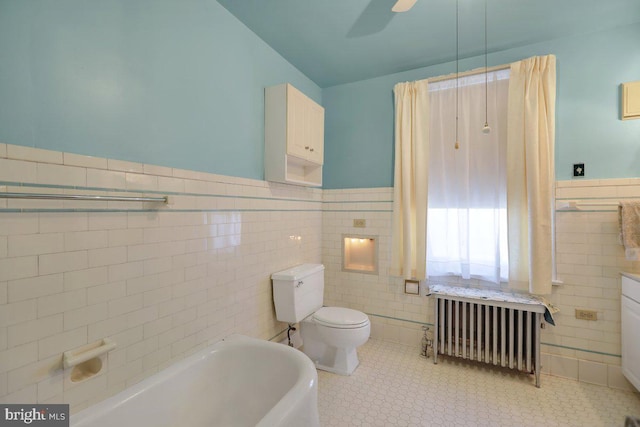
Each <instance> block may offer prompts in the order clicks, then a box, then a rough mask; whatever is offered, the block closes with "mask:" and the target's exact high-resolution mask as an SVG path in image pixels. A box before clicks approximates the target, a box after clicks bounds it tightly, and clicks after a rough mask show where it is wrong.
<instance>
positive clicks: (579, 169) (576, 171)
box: [573, 163, 584, 177]
mask: <svg viewBox="0 0 640 427" xmlns="http://www.w3.org/2000/svg"><path fill="white" fill-rule="evenodd" d="M573 176H574V177H581V176H584V163H574V164H573Z"/></svg>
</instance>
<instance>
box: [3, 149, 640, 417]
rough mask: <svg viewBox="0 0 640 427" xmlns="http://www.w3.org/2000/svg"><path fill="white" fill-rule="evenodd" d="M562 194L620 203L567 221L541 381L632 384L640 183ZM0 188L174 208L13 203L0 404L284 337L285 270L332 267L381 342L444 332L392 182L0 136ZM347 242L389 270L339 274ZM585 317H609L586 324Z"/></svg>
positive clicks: (333, 291)
mask: <svg viewBox="0 0 640 427" xmlns="http://www.w3.org/2000/svg"><path fill="white" fill-rule="evenodd" d="M557 188H558V190H557V196H558V204H559V205H560V204H561V203H563V202H564V201H567V200H583V201H584V200H592V199H597V200H600V201H602V200H608V201H613V203H612V205H611V206H596V207H595V209H592V208H593V207H592V206H586V205H584V206H582V207H581V208H580V210H578V209H576V208H574V209H571V210H561V209H559V210H558V211H557V214H556V218H557V230H556V259H557V269H558V277H559V279H560V280H562V281H563V283H562V284H561V285H559V286H556V287H554V292H553V295H552V296H551V300H552V301H553V302H554V303H555V304H557V305H558V306H559V307H560V309H561V310H562V311H561V313H559V315H558V316H557V324H558V326H556V327H548V328H547V329H546V330H545V331H544V333H543V339H542V341H543V343H544V344H543V353H544V354H543V371H544V372H546V373H550V374H552V375H557V376H563V377H567V378H573V379H579V380H581V381H584V382H590V383H595V384H601V385H608V386H610V387H615V388H621V389H631V386H630V385H629V384H628V383H627V382H626V380H625V379H624V378H623V376H622V375H621V373H620V276H619V272H620V271H623V270H626V271H631V272H640V264H638V263H636V262H629V261H626V260H625V259H624V252H623V249H622V247H621V246H620V245H619V244H618V236H617V234H618V231H617V214H616V208H615V204H616V203H617V200H619V199H622V198H631V197H640V179H625V180H606V181H568V182H558V184H557ZM0 191H2V192H33V193H56V194H59V193H64V194H91V195H120V196H122V195H124V196H141V195H144V196H153V197H159V196H164V195H168V196H169V197H170V198H171V202H170V204H168V205H162V204H160V205H154V204H150V203H143V202H112V201H109V202H104V201H71V200H49V201H43V200H19V199H0V401H1V402H5V403H10V402H16V403H24V402H43V403H45V402H46V403H70V404H72V411H73V412H75V411H78V410H80V409H82V408H84V407H86V406H87V405H90V404H92V403H94V402H97V401H99V400H102V399H104V398H106V397H109V396H111V395H113V394H115V393H117V392H118V391H120V390H122V389H123V388H125V387H128V386H130V385H132V384H134V383H136V382H138V381H140V380H141V379H143V378H145V377H147V376H149V375H151V374H153V373H155V372H157V371H158V370H160V369H162V368H164V367H166V366H168V365H170V364H172V363H174V362H175V361H177V360H179V359H182V358H184V357H185V356H187V355H188V354H191V353H193V352H195V351H197V350H198V349H200V348H202V347H204V346H206V345H208V344H209V343H212V342H215V341H218V340H219V339H221V338H223V337H224V336H226V335H228V334H230V333H244V334H247V335H251V336H255V337H259V338H264V339H276V340H279V339H280V338H282V335H281V334H282V332H283V331H284V329H285V327H286V325H284V324H282V323H280V322H277V321H276V320H275V315H274V310H273V303H272V296H271V284H270V274H271V273H273V272H274V271H278V270H281V269H284V268H287V267H290V266H292V265H295V264H298V263H303V262H323V263H324V264H325V266H326V287H325V303H326V304H327V305H337V306H347V307H351V308H355V309H358V310H362V311H364V312H366V313H368V314H369V315H370V318H371V321H372V337H374V338H377V339H382V340H385V341H389V342H399V343H403V344H408V345H411V346H414V347H415V349H416V352H418V351H419V348H420V344H421V340H422V336H423V330H422V328H423V326H430V325H432V323H433V319H432V304H433V303H432V302H431V300H430V299H428V298H426V297H425V296H424V295H425V293H426V292H425V289H421V293H420V295H418V296H415V295H407V294H405V293H404V286H403V281H402V280H401V279H399V278H396V277H391V276H389V274H388V271H389V259H390V243H391V216H392V189H390V188H375V189H347V190H321V189H309V188H304V187H296V186H288V185H281V184H272V183H267V182H264V181H259V180H250V179H243V178H233V177H227V176H220V175H214V174H208V173H201V172H195V171H188V170H180V169H172V168H168V167H161V166H154V165H146V164H140V163H131V162H124V161H118V160H111V159H102V158H94V157H87V156H80V155H75V154H70V153H62V152H54V151H47V150H40V149H33V148H27V147H21V146H13V145H5V144H0ZM354 219H364V220H365V221H366V226H365V227H364V228H361V227H354V226H353V225H354V223H353V220H354ZM343 235H354V236H358V235H366V236H376V237H377V239H378V262H379V265H378V274H367V273H353V272H343V271H342V263H341V250H342V237H343ZM462 283H468V284H470V285H479V283H477V282H474V281H469V282H464V281H463V282H462ZM575 308H582V309H589V310H595V311H597V313H598V320H597V321H595V322H593V321H591V322H590V321H586V320H578V319H575V317H574V309H575ZM104 337H111V338H113V339H114V341H116V342H117V344H118V347H117V349H116V350H114V351H113V352H111V353H110V354H109V356H108V358H107V364H106V366H105V368H104V369H103V371H102V372H101V373H100V374H99V375H97V376H95V377H94V378H91V379H89V380H87V381H84V382H81V383H77V384H72V383H71V382H70V381H69V380H68V379H66V378H65V372H64V371H63V370H62V369H61V358H62V352H63V351H66V350H70V349H74V348H76V347H79V346H82V345H84V344H87V343H91V342H94V341H97V340H99V339H101V338H104ZM427 363H431V361H428V362H427Z"/></svg>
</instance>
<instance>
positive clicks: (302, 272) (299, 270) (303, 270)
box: [271, 264, 324, 280]
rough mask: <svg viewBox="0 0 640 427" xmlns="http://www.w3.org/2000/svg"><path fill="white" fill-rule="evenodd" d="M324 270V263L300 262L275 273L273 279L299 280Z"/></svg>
mask: <svg viewBox="0 0 640 427" xmlns="http://www.w3.org/2000/svg"><path fill="white" fill-rule="evenodd" d="M322 270H324V265H322V264H300V265H296V266H295V267H291V268H288V269H286V270H282V271H278V272H277V273H273V274H272V275H271V278H272V279H273V280H298V279H302V278H304V277H307V276H310V275H312V274H314V273H317V272H319V271H322Z"/></svg>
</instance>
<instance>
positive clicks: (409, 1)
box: [391, 0, 417, 12]
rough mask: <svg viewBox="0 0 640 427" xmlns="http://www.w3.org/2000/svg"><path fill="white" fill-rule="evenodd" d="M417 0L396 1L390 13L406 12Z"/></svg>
mask: <svg viewBox="0 0 640 427" xmlns="http://www.w3.org/2000/svg"><path fill="white" fill-rule="evenodd" d="M416 1H417V0H398V1H397V2H396V4H394V5H393V7H392V8H391V11H392V12H406V11H407V10H409V9H411V8H412V7H413V5H414V4H416Z"/></svg>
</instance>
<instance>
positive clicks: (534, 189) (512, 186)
mask: <svg viewBox="0 0 640 427" xmlns="http://www.w3.org/2000/svg"><path fill="white" fill-rule="evenodd" d="M509 80H510V84H509V119H508V120H509V129H508V138H509V151H508V159H507V162H508V179H509V186H508V201H509V205H508V212H509V256H510V260H511V261H510V264H511V267H510V269H511V271H510V272H509V285H510V286H511V287H514V288H518V289H521V290H528V291H529V292H531V293H534V294H550V293H551V286H552V278H553V252H554V245H553V198H554V186H555V173H554V171H555V169H554V168H555V167H554V146H555V145H554V144H555V105H556V58H555V56H553V55H547V56H536V57H533V58H527V59H524V60H522V61H518V62H514V63H513V64H511V78H510V79H509Z"/></svg>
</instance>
